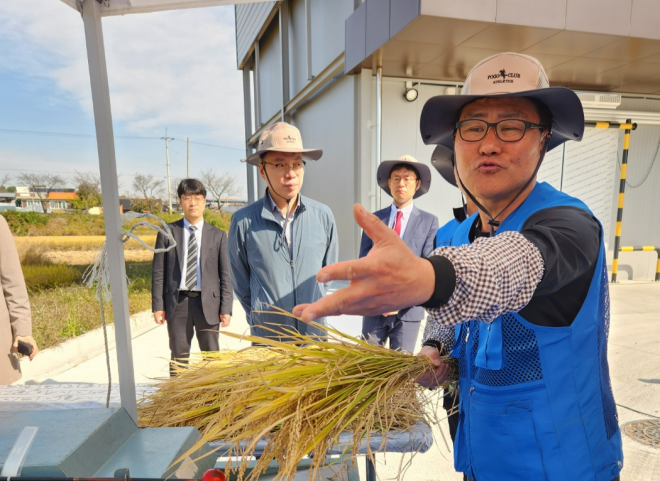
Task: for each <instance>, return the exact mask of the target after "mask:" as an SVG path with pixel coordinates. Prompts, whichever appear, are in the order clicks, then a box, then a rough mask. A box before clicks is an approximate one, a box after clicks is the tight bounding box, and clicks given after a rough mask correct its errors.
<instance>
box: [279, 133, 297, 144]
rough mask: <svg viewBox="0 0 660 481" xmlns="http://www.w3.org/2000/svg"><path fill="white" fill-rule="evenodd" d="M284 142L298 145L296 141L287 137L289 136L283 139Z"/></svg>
mask: <svg viewBox="0 0 660 481" xmlns="http://www.w3.org/2000/svg"><path fill="white" fill-rule="evenodd" d="M282 140H284V141H286V142H287V143H289V144H295V143H296V139H294V138H291V136H290V135H287V136H286V137H284V139H282Z"/></svg>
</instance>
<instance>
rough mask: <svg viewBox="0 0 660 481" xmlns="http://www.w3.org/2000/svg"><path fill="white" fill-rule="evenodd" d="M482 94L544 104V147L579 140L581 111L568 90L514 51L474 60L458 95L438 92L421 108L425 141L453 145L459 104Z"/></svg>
mask: <svg viewBox="0 0 660 481" xmlns="http://www.w3.org/2000/svg"><path fill="white" fill-rule="evenodd" d="M484 97H504V98H507V97H524V98H529V99H535V100H537V101H539V102H542V103H543V104H545V106H546V107H547V108H548V110H550V114H551V115H552V126H551V128H552V137H551V138H550V140H549V142H548V150H552V149H554V148H555V147H557V146H558V145H561V144H563V143H564V142H566V141H567V140H577V141H580V140H582V135H583V134H584V110H583V108H582V103H581V102H580V99H579V98H578V96H577V95H576V94H575V92H573V91H572V90H570V89H567V88H564V87H550V84H549V82H548V76H547V75H546V73H545V70H544V69H543V65H541V62H539V61H538V60H537V59H535V58H534V57H530V56H529V55H524V54H521V53H515V52H503V53H498V54H496V55H492V56H490V57H488V58H485V59H484V60H482V61H480V62H479V63H477V64H476V65H475V66H474V67H473V68H472V70H470V73H469V74H468V76H467V78H466V79H465V84H464V85H463V89H462V91H461V94H460V95H439V96H437V97H432V98H431V99H429V100H428V101H427V102H426V104H425V105H424V108H423V110H422V115H421V120H420V130H421V134H422V140H423V141H424V143H425V144H437V145H443V146H445V147H447V148H448V149H450V150H453V148H454V131H455V130H456V122H457V121H458V117H459V115H460V112H461V110H462V109H463V107H464V106H465V105H467V104H469V103H470V102H473V101H475V100H477V99H480V98H484Z"/></svg>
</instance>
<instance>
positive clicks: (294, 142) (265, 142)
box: [241, 122, 323, 165]
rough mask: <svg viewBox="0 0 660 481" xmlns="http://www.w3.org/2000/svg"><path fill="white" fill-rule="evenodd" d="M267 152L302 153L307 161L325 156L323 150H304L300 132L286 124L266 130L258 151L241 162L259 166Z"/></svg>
mask: <svg viewBox="0 0 660 481" xmlns="http://www.w3.org/2000/svg"><path fill="white" fill-rule="evenodd" d="M267 152H291V153H298V152H300V153H302V157H303V159H305V160H319V159H320V158H321V156H322V155H323V150H321V149H305V148H303V143H302V136H301V135H300V130H298V129H297V128H296V127H294V126H293V125H291V124H287V123H286V122H276V123H274V124H273V125H271V126H270V127H268V128H267V129H266V130H264V131H263V133H262V134H261V137H259V143H258V144H257V151H256V152H255V153H254V154H252V155H250V156H249V157H248V158H247V159H241V162H247V163H248V164H251V165H259V162H260V160H261V156H262V155H263V154H265V153H267Z"/></svg>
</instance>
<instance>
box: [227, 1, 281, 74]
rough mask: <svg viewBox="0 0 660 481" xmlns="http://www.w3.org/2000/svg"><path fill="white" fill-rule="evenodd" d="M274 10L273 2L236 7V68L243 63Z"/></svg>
mask: <svg viewBox="0 0 660 481" xmlns="http://www.w3.org/2000/svg"><path fill="white" fill-rule="evenodd" d="M274 8H275V2H260V3H244V4H239V5H236V9H235V15H236V64H237V65H238V66H240V65H241V63H243V60H244V59H245V57H246V56H247V54H248V52H249V51H250V49H251V48H252V44H253V43H254V41H255V40H256V39H257V35H259V32H260V31H261V30H262V28H263V26H264V23H265V22H266V21H267V20H268V18H269V17H270V15H271V13H272V11H273V9H274Z"/></svg>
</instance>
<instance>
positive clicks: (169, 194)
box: [161, 127, 174, 214]
mask: <svg viewBox="0 0 660 481" xmlns="http://www.w3.org/2000/svg"><path fill="white" fill-rule="evenodd" d="M161 139H163V140H165V159H166V160H167V203H168V205H169V206H170V214H171V213H172V186H171V185H170V148H169V145H168V140H174V137H168V136H167V127H165V137H161Z"/></svg>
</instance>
